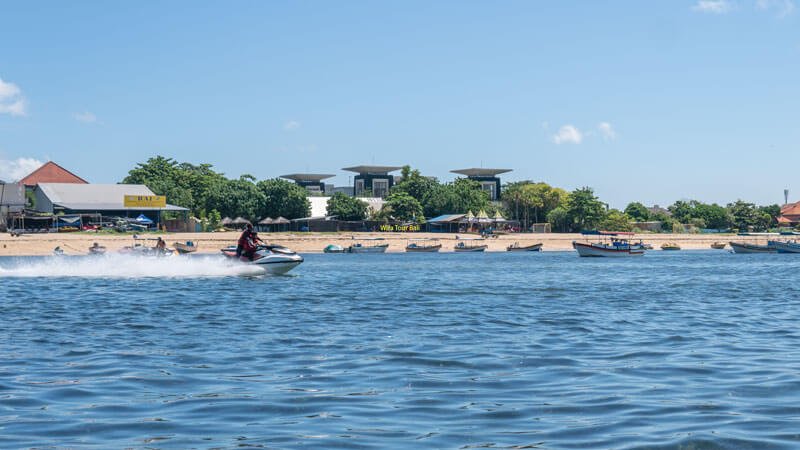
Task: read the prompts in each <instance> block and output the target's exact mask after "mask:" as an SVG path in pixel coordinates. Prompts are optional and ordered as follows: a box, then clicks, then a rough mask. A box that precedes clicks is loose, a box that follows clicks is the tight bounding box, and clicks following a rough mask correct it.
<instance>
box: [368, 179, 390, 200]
mask: <svg viewBox="0 0 800 450" xmlns="http://www.w3.org/2000/svg"><path fill="white" fill-rule="evenodd" d="M388 193H389V180H386V179H383V180H378V179H376V180H372V195H374V196H375V197H379V198H383V197H386V194H388Z"/></svg>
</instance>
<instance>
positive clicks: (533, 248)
mask: <svg viewBox="0 0 800 450" xmlns="http://www.w3.org/2000/svg"><path fill="white" fill-rule="evenodd" d="M506 251H507V252H540V251H542V243H541V242H539V243H537V244H531V245H527V246H525V247H522V246H520V245H519V242H514V243H513V244H511V245H509V246H508V247H506Z"/></svg>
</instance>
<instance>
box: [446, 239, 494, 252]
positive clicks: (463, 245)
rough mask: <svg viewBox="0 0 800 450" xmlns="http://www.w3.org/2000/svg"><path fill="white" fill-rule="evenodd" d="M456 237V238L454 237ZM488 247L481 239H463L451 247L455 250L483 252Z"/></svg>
mask: <svg viewBox="0 0 800 450" xmlns="http://www.w3.org/2000/svg"><path fill="white" fill-rule="evenodd" d="M456 239H458V238H456ZM487 248H489V246H488V245H486V244H484V243H483V239H463V238H461V239H460V240H459V243H458V244H456V245H455V247H453V251H455V252H483V251H486V249H487Z"/></svg>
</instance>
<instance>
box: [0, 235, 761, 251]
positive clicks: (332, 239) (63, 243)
mask: <svg viewBox="0 0 800 450" xmlns="http://www.w3.org/2000/svg"><path fill="white" fill-rule="evenodd" d="M158 236H161V237H162V238H163V239H164V240H165V241H166V242H167V245H168V246H172V245H173V243H174V242H186V241H193V242H194V243H195V244H196V245H197V246H198V253H218V252H219V250H220V249H221V248H223V247H226V246H228V245H232V244H235V243H236V240H237V239H238V236H239V233H238V232H215V233H173V234H140V235H139V237H144V238H153V239H155V238H157V237H158ZM259 236H260V237H261V238H262V239H263V240H264V241H265V242H270V243H275V244H280V245H284V246H286V247H289V248H291V249H293V250H295V251H297V252H299V253H321V252H322V249H323V248H324V247H325V246H326V245H328V244H338V245H341V246H344V247H347V246H349V245H350V244H351V243H352V241H353V238H354V237H355V238H356V239H357V238H383V239H385V242H386V243H388V244H389V249H388V250H387V251H389V252H403V251H405V246H406V244H407V242H408V240H409V239H420V238H435V239H439V240H440V241H441V244H442V250H441V251H442V252H451V251H453V246H455V244H456V242H457V240H456V236H457V235H456V234H451V233H338V234H337V233H259ZM458 236H459V237H461V238H474V237H476V236H474V235H467V234H460V235H458ZM634 239H636V240H639V239H641V240H642V241H644V242H645V243H648V244H651V245H653V247H654V248H655V249H656V250H659V248H660V246H661V244H663V243H665V242H676V243H678V245H680V246H681V248H682V249H684V250H699V249H703V250H705V249H709V248H710V245H711V243H713V242H715V241H721V242H730V241H734V242H757V243H761V244H765V243H766V237H764V236H734V235H702V234H637V235H636V236H635V237H634ZM595 240H597V236H583V235H580V234H577V233H564V234H561V233H550V234H527V233H526V234H511V235H504V236H499V237H497V238H490V239H486V241H485V242H486V244H487V245H488V246H489V247H488V251H492V252H497V251H505V250H506V247H507V246H508V245H510V244H512V243H514V242H519V244H520V245H521V246H526V245H531V244H534V243H538V242H541V243H543V246H542V250H543V251H564V250H572V241H581V242H585V241H595ZM94 242H97V243H98V244H100V245H102V246H105V247H106V248H107V249H108V251H110V252H114V251H117V250H119V249H121V248H122V247H125V246H129V245H133V244H134V239H133V236H132V235H123V234H106V233H97V234H93V233H42V234H24V235H22V236H17V237H12V236H11V235H10V234H8V233H3V234H2V235H0V256H26V255H49V254H51V253H52V252H53V249H54V248H56V247H61V249H63V250H64V252H65V253H66V254H68V255H84V254H87V253H88V248H89V247H90V246H91V245H92V244H93V243H94ZM145 245H155V242H154V241H147V242H145Z"/></svg>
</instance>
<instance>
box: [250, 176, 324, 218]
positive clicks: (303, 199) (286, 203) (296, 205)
mask: <svg viewBox="0 0 800 450" xmlns="http://www.w3.org/2000/svg"><path fill="white" fill-rule="evenodd" d="M256 186H257V187H258V190H259V191H260V192H261V194H262V195H263V197H264V201H263V203H262V204H261V207H260V208H259V209H258V211H257V212H258V215H259V216H260V217H262V218H263V217H272V218H278V217H281V216H283V217H285V218H287V219H297V218H300V217H308V216H310V215H311V202H309V201H308V191H307V190H306V189H305V188H303V187H301V186H298V185H297V184H295V183H292V182H291V181H287V180H282V179H280V178H273V179H271V180H263V181H259V182H258V183H257V184H256Z"/></svg>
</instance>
